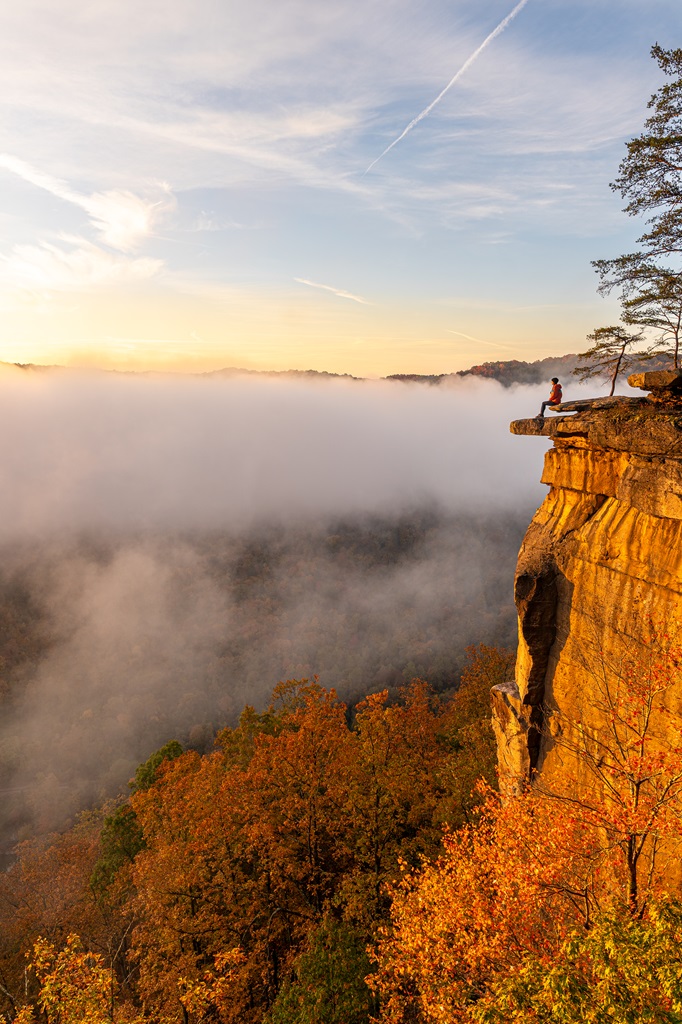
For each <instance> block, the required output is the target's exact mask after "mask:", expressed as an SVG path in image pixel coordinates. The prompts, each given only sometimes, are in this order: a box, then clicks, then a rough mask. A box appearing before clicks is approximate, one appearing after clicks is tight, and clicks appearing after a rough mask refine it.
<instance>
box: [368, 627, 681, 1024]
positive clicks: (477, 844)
mask: <svg viewBox="0 0 682 1024" xmlns="http://www.w3.org/2000/svg"><path fill="white" fill-rule="evenodd" d="M591 653H592V656H591V657H590V664H591V665H592V666H593V667H594V671H595V676H594V679H593V684H592V686H591V688H590V690H589V693H588V694H587V695H586V700H585V703H584V706H583V707H582V708H580V709H579V710H578V712H577V713H576V712H572V713H571V714H570V715H569V714H561V713H560V712H559V711H558V710H557V709H556V708H554V709H552V708H547V709H546V712H547V714H546V721H547V728H548V736H549V737H551V739H552V741H553V743H554V744H555V749H554V756H555V765H556V764H558V763H560V770H555V771H554V773H552V771H551V770H550V768H549V767H547V766H545V768H544V769H543V771H541V772H540V773H539V775H538V776H537V777H536V780H535V782H534V784H533V786H532V788H531V789H530V790H529V791H528V792H526V793H524V794H522V795H521V796H519V797H518V798H515V799H513V800H508V801H506V802H500V801H499V798H496V797H495V796H493V795H492V794H491V795H490V797H489V799H488V802H487V804H486V806H485V809H484V813H483V817H482V820H481V822H480V823H479V824H478V825H473V826H471V827H469V828H466V829H460V830H459V831H458V832H455V833H453V834H451V835H448V836H447V837H446V840H445V844H444V845H445V853H444V855H443V856H442V858H441V859H440V861H438V862H437V863H436V864H430V865H426V866H425V867H423V868H421V869H417V870H416V871H414V870H413V871H411V872H407V873H406V876H405V878H404V880H403V882H402V884H401V885H399V886H398V887H397V888H396V889H395V892H394V899H393V906H392V911H391V915H392V927H391V928H390V929H387V930H386V931H385V933H384V937H383V939H382V941H381V943H380V947H379V950H378V970H377V973H376V975H375V978H374V984H375V986H376V989H377V991H378V992H379V993H380V995H381V997H382V1016H381V1020H382V1021H383V1020H385V1021H386V1022H387V1024H388V1022H391V1024H403V1022H405V1024H407V1022H415V1024H416V1022H419V1024H446V1022H448V1024H450V1022H453V1021H471V1020H479V1019H480V1020H484V1019H485V1020H488V1019H489V1020H491V1021H492V1020H504V1021H506V1020H519V1021H521V1020H526V1019H527V1020H529V1021H530V1020H533V1019H536V1018H534V1017H533V1016H532V1015H529V1016H528V1017H527V1018H525V1017H524V1016H523V1007H526V1008H527V1007H528V1005H529V1002H528V1000H529V999H530V996H529V993H530V994H531V995H532V994H533V993H535V994H536V995H537V992H538V991H539V990H542V994H543V999H544V1002H543V1001H542V1000H538V1007H544V1009H543V1012H544V1013H545V1015H544V1016H538V1017H537V1019H538V1020H547V1021H550V1020H556V1021H557V1022H559V1021H564V1020H566V1021H568V1020H578V1019H580V1018H579V1017H577V1016H571V1015H570V1014H569V1011H568V1010H566V1005H567V1004H566V1003H562V1002H561V1000H560V999H559V1000H558V1002H557V1004H556V1006H555V1007H554V1009H552V1000H551V995H552V993H551V991H547V990H546V989H545V988H544V987H543V986H544V985H545V981H546V979H550V978H551V979H553V981H552V984H555V985H556V990H557V992H558V991H559V990H560V989H561V987H562V986H564V987H565V988H564V993H565V991H566V990H570V988H571V986H575V989H576V993H578V994H579V993H580V992H583V995H584V1003H583V1009H585V1008H586V1007H587V1006H589V1005H593V1004H590V1002H589V1000H590V993H589V991H588V990H589V986H590V985H591V984H594V985H596V984H597V983H599V984H603V986H605V988H606V989H608V978H609V977H611V978H613V977H614V972H617V971H619V970H621V971H622V972H623V974H624V976H627V972H628V971H629V970H631V969H632V957H633V956H634V953H630V952H628V951H627V949H626V950H625V951H624V952H623V959H622V962H621V961H620V960H619V957H618V954H617V953H614V954H613V955H612V957H611V959H612V962H611V964H609V962H608V956H607V953H608V948H609V947H608V943H609V942H610V941H612V939H613V936H614V935H616V934H622V935H624V936H626V937H627V939H628V942H630V943H631V946H630V948H631V949H635V948H637V946H638V944H639V946H640V947H641V948H645V947H646V944H647V943H648V942H649V939H650V937H651V936H650V933H649V932H647V928H650V927H654V924H653V923H652V922H655V918H656V914H657V913H658V911H657V909H656V908H657V907H660V906H661V903H660V901H661V899H665V894H666V887H670V886H671V885H672V884H674V881H675V879H674V877H673V875H674V868H673V869H672V875H671V865H675V864H676V863H677V862H678V857H679V848H680V843H681V842H682V816H681V814H680V810H681V802H682V741H680V740H678V736H679V733H680V729H679V709H678V699H679V698H678V694H679V689H680V682H681V677H680V669H681V667H682V650H681V648H680V645H679V643H678V642H677V639H676V637H675V636H674V635H673V636H669V635H667V634H665V633H664V632H662V631H661V630H660V629H656V628H655V627H654V626H653V625H652V624H650V625H649V636H648V637H647V643H646V644H645V645H634V644H629V643H628V642H626V641H623V642H622V643H616V642H615V641H614V642H613V643H612V644H611V646H610V647H609V648H608V650H604V648H603V647H600V648H597V650H596V651H595V652H591ZM547 772H549V776H547V774H546V773H547ZM676 913H677V917H676V918H675V921H676V922H677V923H675V924H674V928H678V929H679V920H680V917H679V910H678V911H677V912H676ZM630 922H632V925H631V924H630ZM640 925H641V927H640ZM671 927H672V926H671ZM592 931H595V935H597V936H600V938H599V940H598V941H597V939H595V942H594V943H593V944H592V945H590V943H589V942H588V940H587V939H586V938H585V936H586V934H589V933H591V932H592ZM673 933H674V930H673V932H668V933H667V934H668V938H667V939H666V940H665V941H666V942H669V943H671V942H673V941H674V939H673V938H672V937H671V936H672V935H673ZM647 936H649V937H647ZM657 941H658V940H657ZM599 942H601V944H602V945H601V947H599ZM611 948H613V947H611ZM657 948H659V952H660V949H661V948H662V947H660V946H659V947H657ZM599 949H601V950H602V952H601V953H599ZM586 957H593V958H594V961H593V963H592V964H590V963H586V959H585V958H586ZM600 957H601V959H600ZM628 957H630V960H628ZM581 972H582V973H581ZM609 972H610V974H609ZM672 977H673V975H672V974H671V975H670V976H669V979H668V980H669V981H670V983H671V984H672V982H671V978H672ZM585 986H587V988H585ZM637 991H639V993H640V995H641V997H642V1007H644V1008H646V1007H649V1008H651V1007H652V1006H653V1009H652V1015H651V1016H650V1017H647V1016H646V1014H645V1013H644V1010H643V1011H642V1012H643V1016H642V1017H637V1016H636V1015H635V1016H632V1015H631V1016H630V1017H628V1016H622V1017H618V1016H617V1015H615V1014H616V1010H614V1012H613V1014H611V1015H609V1016H605V1017H604V1018H603V1019H604V1020H606V1019H608V1020H612V1019H615V1020H621V1019H622V1020H623V1021H626V1020H627V1021H630V1020H635V1019H637V1020H639V1019H651V1020H661V1021H662V1020H667V1019H670V1020H677V1019H678V1018H676V1017H671V1018H666V1017H665V1016H661V1014H662V1013H663V1011H664V1010H665V1007H666V1005H667V1004H666V1000H669V999H670V998H672V995H671V993H670V992H669V991H667V990H666V989H665V986H663V987H661V986H660V985H659V987H658V989H655V990H654V989H652V992H651V1000H650V1001H649V1002H647V999H646V998H644V990H643V988H642V987H641V986H640V988H639V989H638V990H637ZM675 991H676V992H678V995H679V986H678V989H675ZM677 997H678V996H675V998H677ZM581 998H583V996H581ZM609 998H610V999H612V1006H616V1005H617V1003H618V999H617V994H616V993H615V992H614V991H611V994H610V996H609ZM638 998H639V996H638ZM566 999H567V1000H568V997H566ZM576 999H577V996H576ZM514 1000H516V1002H514ZM531 1001H532V1000H531ZM569 1002H570V1000H569ZM576 1005H577V1004H576ZM609 1005H611V1004H609ZM623 1005H624V1004H623V1002H622V1000H621V1004H620V1008H621V1010H622V1009H623ZM486 1006H491V1007H493V1008H495V1013H498V1016H495V1015H494V1014H493V1015H492V1016H490V1017H489V1018H488V1017H479V1016H477V1013H478V1010H480V1009H481V1008H483V1007H486ZM505 1007H507V1008H510V1007H511V1008H513V1009H514V1013H516V1016H512V1015H511V1010H510V1016H509V1017H506V1016H504V1013H503V1010H504V1008H505ZM561 1007H564V1010H566V1012H565V1015H564V1016H561V1013H560V1011H561V1012H563V1010H561ZM477 1008H478V1009H477ZM555 1010H556V1012H557V1014H558V1015H557V1016H552V1013H554V1012H555ZM504 1012H506V1011H504ZM619 1012H620V1011H619ZM646 1012H647V1013H648V1009H647V1011H646ZM491 1013H492V1010H491ZM656 1014H659V1015H658V1016H656ZM583 1019H593V1018H591V1017H589V1015H586V1016H585V1017H583ZM594 1019H595V1020H601V1019H602V1018H601V1017H598V1016H597V1017H595V1018H594Z"/></svg>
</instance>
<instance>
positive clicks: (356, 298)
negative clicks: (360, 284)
mask: <svg viewBox="0 0 682 1024" xmlns="http://www.w3.org/2000/svg"><path fill="white" fill-rule="evenodd" d="M294 281H298V283H299V284H307V285H308V287H309V288H321V289H322V291H324V292H331V293H332V295H336V296H337V298H339V299H352V300H353V302H360V303H361V304H362V305H363V306H371V302H368V301H367V299H363V297H362V296H361V295H353V293H352V292H344V291H343V289H342V288H333V287H332V286H331V285H330V284H318V282H317V281H309V280H308V278H307V277H295V278H294Z"/></svg>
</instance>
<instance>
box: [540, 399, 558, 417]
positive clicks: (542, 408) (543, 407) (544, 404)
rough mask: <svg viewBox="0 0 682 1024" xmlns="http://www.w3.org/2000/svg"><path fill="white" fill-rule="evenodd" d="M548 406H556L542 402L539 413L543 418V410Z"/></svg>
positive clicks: (554, 403)
mask: <svg viewBox="0 0 682 1024" xmlns="http://www.w3.org/2000/svg"><path fill="white" fill-rule="evenodd" d="M548 405H556V402H543V403H542V405H541V407H540V412H539V415H540V416H544V415H545V409H546V408H547V406H548Z"/></svg>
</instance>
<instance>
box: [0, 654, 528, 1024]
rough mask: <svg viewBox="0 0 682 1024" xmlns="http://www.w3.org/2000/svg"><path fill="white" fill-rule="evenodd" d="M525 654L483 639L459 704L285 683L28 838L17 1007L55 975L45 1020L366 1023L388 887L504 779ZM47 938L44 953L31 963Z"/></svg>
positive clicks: (4, 976)
mask: <svg viewBox="0 0 682 1024" xmlns="http://www.w3.org/2000/svg"><path fill="white" fill-rule="evenodd" d="M511 664H512V659H511V655H510V654H509V653H508V652H501V651H496V650H494V649H490V648H480V649H478V650H471V651H470V652H469V663H468V666H467V667H466V668H465V670H464V673H463V676H462V685H461V687H460V688H459V689H458V691H457V692H456V693H455V694H454V695H452V696H449V697H446V698H440V697H438V696H436V695H435V694H434V693H433V691H432V690H431V689H430V688H429V687H428V686H427V685H426V684H425V683H422V682H419V681H417V680H415V681H414V682H412V683H410V684H409V685H408V686H407V687H405V688H403V689H402V690H401V691H400V692H399V694H397V696H396V698H395V699H390V698H389V695H388V693H387V692H386V691H381V692H375V693H372V694H370V695H368V696H367V697H365V698H364V699H363V700H361V701H360V702H359V703H357V704H355V705H354V706H348V705H346V704H344V703H342V702H341V701H340V700H339V699H338V698H337V696H336V694H335V693H334V691H332V690H328V689H324V688H323V687H321V686H320V685H319V684H318V683H317V682H315V681H313V680H303V681H301V682H288V683H285V684H281V685H280V686H278V687H277V688H276V690H275V692H274V694H273V698H272V701H271V703H270V704H269V706H268V707H267V708H266V710H265V711H263V712H262V713H259V712H257V711H255V710H254V709H253V708H250V707H247V708H245V709H244V710H243V712H242V714H241V716H240V720H239V723H238V724H237V725H235V727H234V728H228V729H224V730H222V731H221V732H220V733H219V735H218V739H217V745H216V749H215V750H214V751H212V752H208V753H206V754H204V755H201V754H199V753H197V752H194V751H188V752H186V753H182V749H181V747H180V746H179V745H178V744H177V743H170V744H168V745H166V746H165V747H164V748H163V749H162V750H161V751H159V752H158V754H157V755H155V756H154V757H152V758H150V759H149V760H148V761H147V762H146V763H145V764H143V765H141V766H140V768H139V769H138V771H137V773H136V775H135V779H134V781H133V783H132V788H133V792H132V795H131V796H130V798H129V799H128V800H126V801H125V802H123V803H119V804H117V805H105V806H104V807H102V808H101V809H98V810H94V811H92V812H90V813H86V814H83V815H81V817H80V818H79V820H78V821H77V823H76V824H75V825H74V826H73V827H72V828H71V829H69V830H68V831H66V832H63V833H61V834H57V835H51V836H43V837H41V838H40V839H35V840H31V841H27V842H26V843H24V844H23V845H22V846H21V847H20V848H19V856H18V860H17V861H16V862H15V863H14V864H13V865H12V866H11V868H10V869H9V870H8V871H6V872H5V873H4V874H3V875H2V876H1V877H0V1000H1V1003H0V1005H2V1009H3V1012H5V1013H6V1014H8V1015H9V1017H10V1018H12V1017H13V1016H14V1015H15V1014H16V1013H17V1012H18V1010H19V1007H20V1006H21V1005H24V1004H27V1003H28V1004H31V1003H36V1000H37V999H38V996H39V992H38V988H39V986H38V981H37V979H38V980H39V979H40V977H41V971H47V974H44V975H43V977H47V976H48V975H49V974H50V971H53V970H56V971H57V973H58V974H59V973H60V972H61V976H60V978H59V980H56V981H55V986H54V987H53V995H55V994H56V997H57V1001H59V1000H60V999H61V1000H62V1004H61V1009H60V1010H59V1013H60V1014H62V1015H61V1016H57V1015H55V1016H54V1018H53V1016H52V1015H51V1016H50V1019H59V1020H67V1019H68V1020H73V1021H74V1022H75V1021H76V1020H77V1019H78V1020H80V1021H81V1022H84V1021H85V1020H92V1021H99V1020H104V1019H109V1018H108V1017H107V1014H108V1013H111V1014H112V1017H113V1019H116V1020H130V1019H132V1017H133V1016H135V1015H136V1014H142V1015H143V1017H140V1019H144V1020H149V1021H178V1022H179V1021H183V1020H184V1021H189V1020H191V1021H203V1020H206V1021H208V1020H216V1021H217V1020H220V1021H232V1022H235V1024H236V1022H241V1024H246V1022H250V1021H252V1022H254V1024H256V1022H258V1024H260V1022H265V1021H268V1022H273V1024H274V1022H285V1021H286V1022H290V1024H293V1022H294V1021H299V1020H300V1021H307V1020H320V1021H322V1020H324V1021H325V1022H326V1024H334V1022H337V1024H351V1022H353V1021H357V1022H358V1024H359V1022H362V1021H367V1020H368V1019H369V1016H368V1015H369V1013H370V1012H373V1011H374V1010H375V1009H376V1008H377V1006H378V1003H377V997H376V993H373V991H372V990H371V988H370V987H369V986H368V985H367V983H366V982H365V978H366V976H367V974H368V973H369V972H370V969H371V961H370V947H371V946H373V944H374V943H375V941H376V939H377V937H378V935H379V930H380V928H381V926H382V925H383V924H386V923H387V922H388V920H389V910H390V902H391V901H390V896H389V890H388V888H387V885H388V884H392V883H396V882H397V881H398V879H399V877H400V875H401V872H402V870H403V869H404V868H405V867H411V868H416V867H418V866H419V864H420V863H421V859H422V858H423V857H428V858H433V857H434V856H435V855H436V854H437V852H438V849H439V847H440V842H441V834H442V828H443V826H445V825H447V826H449V827H451V828H455V827H459V826H461V825H463V824H464V823H465V822H467V821H469V820H471V818H472V815H475V813H476V806H477V805H478V804H479V803H480V799H481V798H480V796H479V795H477V794H476V793H473V792H472V787H473V784H474V782H475V780H476V779H477V778H479V777H484V778H487V779H489V780H490V781H492V779H493V778H494V768H493V765H494V741H493V736H492V729H491V726H490V722H489V710H488V698H487V695H488V692H489V689H490V686H491V685H493V684H494V683H496V682H502V681H504V679H505V678H507V676H508V674H509V672H510V670H511ZM69 935H77V936H78V940H77V942H76V940H75V939H74V940H72V941H71V945H70V946H68V947H67V952H66V953H65V954H62V957H61V960H57V961H55V960H54V959H53V957H54V953H53V952H52V951H51V950H52V949H55V950H56V949H60V948H61V947H62V946H66V944H67V942H68V941H69ZM39 937H42V939H43V940H45V942H46V943H48V944H50V945H49V946H42V947H39V948H42V949H43V953H44V959H42V960H40V958H39V962H38V963H37V969H36V973H33V972H31V973H29V974H28V975H26V973H25V962H26V961H25V958H26V954H27V953H29V954H30V952H31V949H32V947H33V945H34V943H36V942H37V941H38V940H39ZM79 947H82V948H84V949H85V950H88V951H90V952H91V953H92V954H93V955H94V957H101V958H102V959H101V967H102V968H103V972H104V973H103V974H102V975H98V974H97V972H96V971H95V970H94V968H95V966H96V965H97V964H99V963H100V961H99V960H96V959H95V958H94V957H91V958H90V960H87V959H86V961H85V962H82V961H79V959H78V957H79V953H78V949H79ZM41 964H42V965H43V966H42V967H41ZM45 965H47V966H45ZM74 971H75V972H76V974H77V975H78V979H79V980H77V982H76V985H75V987H76V990H77V991H79V992H80V993H81V998H84V997H83V993H84V991H85V990H87V989H88V985H89V984H90V983H92V984H91V988H92V990H93V991H92V993H91V994H92V998H93V1000H94V1003H93V1005H94V1007H95V1010H93V1016H91V1017H86V1016H84V1015H82V1016H80V1017H78V1016H77V1014H78V1013H79V1012H80V1013H81V1014H83V1013H84V1011H83V1005H82V1002H81V1005H80V1010H78V1009H76V1010H74V1008H73V1006H71V1007H70V1008H69V1007H67V1005H66V1004H67V1003H68V1002H69V999H70V996H69V991H70V990H69V988H68V985H67V984H66V981H67V979H68V978H69V977H71V976H72V974H73V972H74ZM79 971H80V973H79V974H78V972H79ZM88 972H90V973H88ZM98 978H99V981H98ZM102 984H103V985H104V989H103V990H102V989H101V985H102ZM98 985H100V995H99V996H97V991H96V990H97V986H98ZM93 993H94V994H93ZM102 993H103V994H102ZM44 998H45V996H43V999H44ZM98 999H99V1004H98V1002H97V1000H98ZM102 1000H103V1001H102ZM98 1005H99V1010H97V1006H98ZM95 1011H97V1012H99V1013H100V1016H98V1015H97V1012H95ZM69 1014H71V1015H70V1016H69ZM20 1019H22V1020H23V1019H31V1018H30V1017H28V1018H20ZM136 1019H138V1018H137V1017H136Z"/></svg>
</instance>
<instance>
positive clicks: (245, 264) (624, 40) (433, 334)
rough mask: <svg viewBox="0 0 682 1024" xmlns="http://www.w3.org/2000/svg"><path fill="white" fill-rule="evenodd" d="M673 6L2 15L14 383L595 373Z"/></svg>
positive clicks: (425, 4)
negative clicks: (602, 264) (235, 372)
mask: <svg viewBox="0 0 682 1024" xmlns="http://www.w3.org/2000/svg"><path fill="white" fill-rule="evenodd" d="M681 30H682V9H681V8H680V4H679V0H521V2H517V3H516V4H514V3H513V0H449V2H447V3H446V2H444V0H420V2H419V3H417V2H416V0H334V2H333V3H320V2H313V0H277V2H275V0H250V2H249V3H248V4H244V3H241V2H239V3H238V2H237V0H220V2H218V0H192V2H191V3H190V2H189V0H164V2H163V3H160V2H159V0H147V2H145V3H144V4H140V3H137V2H136V3H133V2H131V0H116V2H114V0H92V2H89V3H87V4H85V3H83V2H75V0H62V2H61V3H60V4H55V3H54V2H53V0H25V2H23V3H21V4H10V3H6V4H3V5H2V11H1V12H0V83H1V86H2V87H1V88H0V108H1V111H0V113H1V116H0V360H2V361H5V362H21V363H29V362H32V363H44V364H54V363H56V364H64V365H77V366H90V367H103V368H115V369H135V370H149V369H158V370H176V371H193V372H197V371H205V370H213V369H218V368H221V367H228V366H236V367H244V368H249V369H261V370H264V369H276V370H280V369H290V368H291V369H308V368H312V369H317V370H327V371H332V372H337V373H351V374H355V375H358V376H368V377H377V376H383V375H386V374H390V373H448V372H452V371H455V370H458V369H463V368H466V367H468V366H470V365H472V364H473V363H480V362H483V361H487V360H502V359H528V360H532V359H538V358H542V357H544V356H547V355H558V354H563V353H566V352H575V351H581V350H584V348H585V347H586V346H585V335H586V334H587V333H588V332H589V331H591V330H593V329H594V328H595V327H597V326H601V325H603V324H607V323H611V322H613V321H614V319H615V318H616V317H617V304H616V302H615V300H613V299H604V298H601V297H599V296H598V295H597V293H596V288H595V285H596V277H595V274H594V271H593V270H592V268H591V266H590V260H592V259H597V258H601V257H610V256H614V255H618V254H619V253H621V252H624V251H628V250H629V249H630V248H631V246H632V243H633V241H634V239H635V238H636V237H637V236H638V234H640V233H641V230H642V225H641V224H637V222H636V221H634V220H632V219H630V218H628V217H627V216H626V215H625V214H623V213H622V209H621V208H622V206H623V201H622V199H621V198H620V197H619V196H618V195H615V194H614V193H613V192H612V191H611V190H610V188H609V182H610V181H612V180H613V178H614V177H615V175H616V172H617V168H618V164H619V162H620V160H621V159H622V157H623V155H624V153H625V149H624V143H625V142H626V141H627V140H628V139H629V138H631V137H632V136H633V135H635V134H637V133H638V132H639V130H640V129H641V126H642V123H643V120H644V117H645V116H646V103H647V100H648V99H649V96H650V95H651V93H652V92H653V91H654V90H655V89H656V88H658V86H659V85H660V84H662V75H661V73H660V71H659V70H658V68H657V66H656V64H655V63H654V62H653V61H652V60H651V58H650V55H649V50H650V47H651V45H652V44H653V43H655V42H658V43H660V44H661V45H662V46H664V47H676V46H679V45H681V42H682V31H681Z"/></svg>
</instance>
